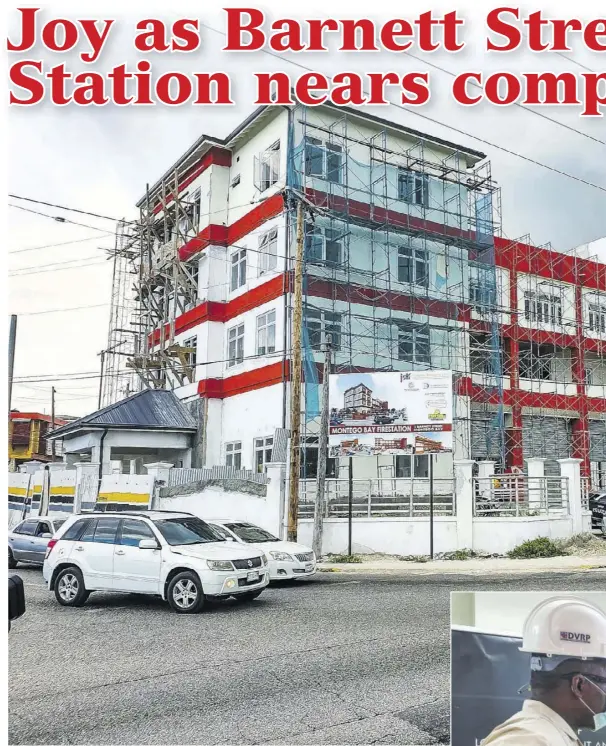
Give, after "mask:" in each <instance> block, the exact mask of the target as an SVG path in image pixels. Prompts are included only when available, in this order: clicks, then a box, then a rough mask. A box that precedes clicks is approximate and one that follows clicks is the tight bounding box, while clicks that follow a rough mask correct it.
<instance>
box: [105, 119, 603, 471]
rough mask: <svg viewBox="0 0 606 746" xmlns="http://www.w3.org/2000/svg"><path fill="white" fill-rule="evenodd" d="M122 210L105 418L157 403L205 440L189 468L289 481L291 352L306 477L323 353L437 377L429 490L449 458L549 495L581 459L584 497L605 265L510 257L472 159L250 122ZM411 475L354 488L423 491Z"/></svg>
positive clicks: (191, 154) (593, 446)
mask: <svg viewBox="0 0 606 746" xmlns="http://www.w3.org/2000/svg"><path fill="white" fill-rule="evenodd" d="M138 208H139V211H140V215H139V219H138V220H136V221H134V222H132V223H122V224H121V225H120V226H119V228H118V232H117V239H116V252H115V272H114V292H113V298H112V314H111V325H110V332H109V339H108V348H107V351H106V353H105V361H106V365H105V371H104V385H103V403H104V404H109V403H111V402H112V401H115V400H117V399H120V398H122V397H123V396H124V395H126V394H127V393H129V392H132V391H135V390H138V389H139V388H141V387H152V388H162V387H170V388H173V389H174V390H175V392H176V393H177V394H178V396H179V397H180V398H182V399H183V400H184V401H186V402H191V406H192V408H194V409H195V412H196V415H197V417H198V418H199V422H200V433H201V437H200V447H199V448H198V453H197V459H198V462H199V465H208V466H210V465H218V464H226V465H230V466H235V467H242V468H255V469H259V470H262V469H263V468H264V465H265V464H266V463H267V462H268V461H270V460H273V461H284V460H285V459H286V449H285V444H286V438H287V432H288V430H289V428H290V424H291V423H290V417H291V414H290V412H291V380H292V378H293V374H294V376H295V378H296V374H297V371H296V369H295V368H294V365H293V353H294V352H295V351H296V348H297V340H298V339H300V342H301V346H302V363H301V368H302V371H303V378H304V385H303V395H302V399H301V418H302V425H301V430H300V438H301V452H300V458H301V474H302V475H303V476H314V474H315V470H316V464H317V456H318V433H319V420H320V418H319V414H320V407H321V401H320V394H321V392H320V388H321V386H320V383H321V380H322V376H323V373H324V371H323V360H324V354H323V352H322V348H323V345H324V343H325V342H326V341H327V340H328V339H330V342H331V349H332V357H333V371H332V372H343V373H345V372H364V371H409V370H429V369H446V370H452V371H453V376H454V392H455V395H454V412H453V453H452V454H447V453H440V454H439V456H438V457H437V458H438V462H439V463H440V464H441V465H440V467H439V468H440V473H442V474H446V473H447V472H448V471H450V470H451V468H452V459H453V458H455V459H457V458H476V459H478V458H480V459H489V460H493V461H495V462H496V464H497V468H498V469H499V470H502V471H507V470H510V469H511V468H514V467H516V468H519V469H524V468H525V466H526V460H527V459H529V458H535V457H541V458H545V459H546V464H545V470H546V473H548V474H549V473H558V469H559V465H558V463H557V460H558V459H561V458H567V457H577V458H580V459H581V460H582V471H583V473H584V474H585V475H589V473H590V470H591V469H592V468H593V476H594V481H596V482H598V481H599V480H600V472H601V463H602V462H605V465H606V397H605V395H604V394H605V388H604V387H605V386H606V366H605V365H604V360H603V349H604V348H603V346H604V340H606V265H604V264H602V263H600V262H599V261H598V260H597V259H596V258H592V257H591V256H589V255H587V256H584V257H581V256H580V255H571V254H563V253H559V252H556V251H553V250H551V249H550V248H549V247H535V246H532V244H531V243H530V242H529V241H527V240H525V241H508V240H506V239H504V238H503V237H502V235H501V220H500V194H499V189H498V186H497V184H496V182H495V181H494V179H493V177H492V174H491V169H490V163H489V162H488V160H487V159H486V157H485V155H484V154H483V153H481V152H478V151H476V150H473V149H470V148H467V147H465V146H463V145H457V144H455V143H451V142H447V141H445V140H441V139H439V138H435V137H432V136H429V135H425V134H423V133H421V132H417V131H415V130H411V129H409V128H407V127H403V126H401V125H399V124H397V123H395V122H389V121H386V120H383V119H379V118H377V117H374V116H372V115H369V114H365V113H363V112H362V111H360V110H350V109H346V108H342V107H335V106H332V105H322V106H318V107H313V108H307V107H303V106H291V107H282V106H266V107H261V108H259V109H257V110H256V111H255V112H254V113H253V114H252V115H251V116H250V117H249V118H248V119H247V120H246V121H244V122H243V123H242V124H241V125H240V126H239V127H238V128H237V129H236V130H234V131H233V132H232V133H231V134H230V135H229V136H228V137H227V138H225V139H220V138H217V137H214V136H210V135H203V136H202V137H200V139H199V140H198V141H197V142H196V143H194V144H193V146H192V147H191V148H189V150H187V151H186V152H185V153H184V155H183V156H182V157H181V158H180V159H179V161H178V162H177V163H176V164H174V166H172V167H171V169H169V170H168V171H167V172H166V173H165V174H164V175H163V176H162V177H161V178H160V179H159V180H158V181H157V182H156V183H155V184H153V186H152V185H150V186H148V187H147V188H146V189H145V193H144V196H143V197H142V198H141V200H140V201H139V203H138ZM301 208H302V209H301ZM298 216H299V219H298ZM300 216H302V217H300ZM297 229H299V230H298V231H297ZM301 241H302V246H303V292H302V299H303V300H302V314H303V316H302V318H303V323H302V327H301V328H300V329H299V327H298V325H297V324H296V323H294V322H295V321H296V318H297V314H296V311H297V309H296V308H295V305H296V304H295V298H296V293H295V292H294V291H295V290H296V287H295V284H296V283H295V274H296V273H295V264H296V256H297V248H298V243H299V246H300V243H301ZM294 358H295V362H296V360H297V357H296V355H295V356H294ZM427 460H428V456H427V455H425V456H423V455H411V456H395V455H394V456H392V455H382V456H380V457H372V458H370V457H369V458H368V459H360V460H358V461H357V462H356V467H355V468H356V469H357V470H358V472H357V475H358V476H362V475H366V474H367V473H368V474H370V473H371V472H372V471H373V470H374V471H375V472H377V471H378V472H379V473H380V475H381V476H393V477H397V476H420V477H423V476H427V468H428V467H427ZM339 466H340V465H339V464H338V463H337V462H335V461H334V460H329V473H330V474H333V475H338V473H339ZM369 470H370V471H369Z"/></svg>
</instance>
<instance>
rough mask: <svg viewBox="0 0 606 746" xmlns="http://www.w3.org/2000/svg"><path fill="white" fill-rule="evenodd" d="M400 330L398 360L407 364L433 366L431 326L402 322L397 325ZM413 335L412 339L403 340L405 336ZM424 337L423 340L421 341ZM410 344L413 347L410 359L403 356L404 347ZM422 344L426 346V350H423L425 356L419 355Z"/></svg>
mask: <svg viewBox="0 0 606 746" xmlns="http://www.w3.org/2000/svg"><path fill="white" fill-rule="evenodd" d="M397 328H398V337H397V345H398V360H399V361H402V362H407V363H413V364H415V365H416V364H419V365H421V364H422V365H431V328H430V326H429V324H419V323H416V322H413V321H410V322H408V321H404V322H402V321H400V322H398V324H397ZM408 334H410V335H411V339H410V340H407V339H403V337H404V336H405V335H408ZM420 337H422V339H419V338H420ZM408 343H410V344H411V345H412V355H411V356H410V357H408V356H406V355H404V354H403V352H402V350H403V345H404V344H408ZM420 344H422V345H426V349H424V350H422V352H424V353H425V354H424V355H421V354H419V352H418V349H419V346H420Z"/></svg>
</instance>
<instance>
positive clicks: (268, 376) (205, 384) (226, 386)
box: [198, 360, 290, 399]
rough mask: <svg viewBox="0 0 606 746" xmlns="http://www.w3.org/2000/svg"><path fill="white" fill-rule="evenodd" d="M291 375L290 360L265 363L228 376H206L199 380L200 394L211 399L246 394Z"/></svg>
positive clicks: (279, 381) (285, 379)
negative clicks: (259, 366) (260, 366)
mask: <svg viewBox="0 0 606 746" xmlns="http://www.w3.org/2000/svg"><path fill="white" fill-rule="evenodd" d="M289 375H290V363H289V361H288V360H285V361H279V362H277V363H272V364H271V365H264V366H263V367H262V368H255V369H254V370H248V371H246V372H244V373H237V374H236V375H233V376H228V377H227V378H206V379H204V380H203V381H199V382H198V394H200V396H205V397H207V398H209V399H225V398H227V397H229V396H237V395H238V394H246V393H248V392H249V391H256V390H258V389H263V388H266V387H267V386H275V385H276V384H277V383H282V381H287V380H288V379H289Z"/></svg>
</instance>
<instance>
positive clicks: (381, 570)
mask: <svg viewBox="0 0 606 746" xmlns="http://www.w3.org/2000/svg"><path fill="white" fill-rule="evenodd" d="M511 562H512V564H511V565H507V566H501V567H478V566H477V565H476V566H470V567H464V566H460V565H459V566H457V567H452V566H451V567H448V565H449V564H450V563H446V562H445V563H444V566H438V567H436V566H435V565H432V566H431V567H426V566H424V565H423V564H412V563H402V564H403V565H404V566H403V567H394V566H392V565H387V566H386V567H381V566H379V565H370V566H365V565H364V563H361V564H355V565H349V564H343V565H320V566H318V572H319V573H338V574H342V575H356V574H358V575H415V576H419V575H516V574H520V575H528V574H533V573H535V574H536V573H542V574H544V573H548V572H557V573H571V572H604V571H605V570H606V560H604V561H599V562H590V563H587V564H578V565H577V564H571V565H545V564H538V565H531V566H528V565H523V566H520V565H517V564H516V561H515V560H511ZM427 564H429V563H427Z"/></svg>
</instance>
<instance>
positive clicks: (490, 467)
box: [478, 461, 495, 500]
mask: <svg viewBox="0 0 606 746" xmlns="http://www.w3.org/2000/svg"><path fill="white" fill-rule="evenodd" d="M494 465H495V462H494V461H478V485H479V488H480V497H483V498H484V499H485V500H490V498H491V496H492V477H493V476H494Z"/></svg>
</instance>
